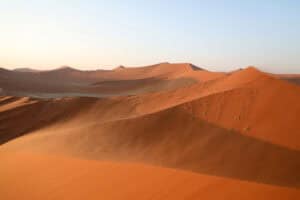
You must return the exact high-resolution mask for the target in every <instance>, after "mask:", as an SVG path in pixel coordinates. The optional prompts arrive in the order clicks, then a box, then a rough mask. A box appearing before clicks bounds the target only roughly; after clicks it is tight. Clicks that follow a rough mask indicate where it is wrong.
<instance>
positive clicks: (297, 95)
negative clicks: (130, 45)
mask: <svg viewBox="0 0 300 200" xmlns="http://www.w3.org/2000/svg"><path fill="white" fill-rule="evenodd" d="M63 70H64V71H67V72H65V73H66V74H68V75H67V77H69V78H67V80H77V81H78V80H80V81H82V82H81V83H83V82H85V83H86V81H87V80H88V81H90V80H92V79H93V78H95V77H92V78H91V77H90V76H92V75H91V74H93V73H91V74H85V75H84V76H83V75H82V74H81V72H77V71H76V72H74V70H73V69H63ZM70 71H71V73H70ZM114 71H115V72H112V71H109V72H106V73H108V75H107V74H106V75H105V77H106V78H108V77H109V80H100V81H98V82H94V81H93V84H96V85H97V87H98V86H99V85H98V84H100V85H101V84H102V86H101V87H102V90H101V91H102V92H103V91H104V90H103V88H104V86H103V84H104V85H105V84H107V86H109V87H111V85H115V86H116V88H119V86H120V85H122V84H123V83H124V82H122V81H123V80H120V79H118V80H115V78H116V77H117V75H118V76H119V77H123V78H124V80H126V81H127V86H128V83H129V82H130V83H129V85H130V84H132V85H138V84H139V83H140V82H139V81H140V80H141V79H143V81H145V80H144V79H147V78H149V77H148V76H149V75H150V76H152V77H155V78H157V77H159V78H161V77H163V78H164V79H170V80H171V79H172V80H174V79H178V78H179V77H190V78H191V77H193V80H197V81H196V82H195V83H193V84H191V85H181V84H180V85H178V87H177V86H176V87H175V88H172V89H170V88H168V89H166V88H164V89H161V90H157V91H153V90H148V91H146V90H144V89H143V91H144V92H143V93H140V94H138V95H123V96H122V95H121V96H115V97H107V98H91V97H69V98H66V97H64V98H47V99H38V98H32V97H14V96H2V97H0V162H1V165H0V173H2V174H3V175H2V174H0V177H4V178H2V179H0V198H1V194H2V195H3V199H19V197H20V196H19V195H22V196H24V198H27V199H34V198H35V199H41V198H43V199H47V198H48V199H76V198H78V199H79V198H80V199H82V198H84V197H88V198H89V199H93V198H102V199H135V198H138V199H199V198H207V199H276V198H277V199H297V198H299V186H300V171H299V168H300V135H299V131H298V130H300V124H299V123H297V122H298V120H299V116H300V104H299V102H300V87H299V86H297V85H294V84H290V83H288V82H286V81H283V80H279V79H278V78H276V77H273V76H270V75H268V74H266V73H263V72H260V71H259V70H257V69H255V68H253V67H249V68H247V69H244V70H239V71H236V72H234V73H230V74H224V73H220V74H218V73H212V72H208V71H205V70H204V71H203V70H201V69H200V70H199V69H197V70H196V71H195V69H194V68H193V66H192V65H190V64H178V65H174V64H172V65H171V64H168V63H165V64H159V65H153V66H149V67H145V68H133V69H130V68H128V69H127V68H123V67H119V68H117V69H115V70H114ZM146 72H147V73H146ZM199 72H200V74H199ZM32 73H36V72H32ZM51 73H57V71H55V72H50V74H51ZM60 73H61V72H60ZM115 74H117V75H115ZM121 74H122V76H120V75H121ZM146 74H148V75H147V76H146ZM43 76H44V75H43ZM93 76H96V75H93ZM101 76H103V77H104V75H103V73H100V72H99V74H98V75H97V77H98V78H99V77H101ZM47 77H49V75H47ZM53 77H55V76H54V75H53ZM61 77H62V79H63V75H61ZM74 77H75V78H74ZM78 77H79V78H78ZM133 77H138V78H140V79H139V80H138V82H136V80H133V79H132V78H133ZM103 81H104V82H103ZM128 81H129V82H128ZM147 81H148V79H147ZM147 81H146V82H147ZM148 83H149V84H150V85H153V83H152V82H151V81H150V82H148ZM148 83H147V84H148ZM115 86H113V87H115ZM127 86H126V87H127ZM105 87H106V86H105ZM130 87H131V86H130ZM155 87H156V86H155ZM106 89H109V88H106ZM110 89H111V88H110ZM110 89H109V90H110ZM123 89H124V88H123ZM123 89H122V90H123ZM116 91H117V93H118V92H119V90H116ZM182 170H185V171H182ZM32 188H35V190H33V189H32ZM116 188H117V189H116ZM1 189H3V192H1ZM116 190H117V192H116ZM15 191H17V192H15ZM14 195H15V196H14ZM123 197H124V198H123ZM1 199H2V198H1Z"/></svg>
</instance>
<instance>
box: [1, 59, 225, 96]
mask: <svg viewBox="0 0 300 200" xmlns="http://www.w3.org/2000/svg"><path fill="white" fill-rule="evenodd" d="M221 76H224V73H217V72H209V71H207V70H203V69H200V68H197V67H196V66H194V65H192V64H188V63H178V64H170V63H161V64H156V65H152V66H146V67H136V68H123V67H122V68H121V69H115V70H95V71H80V70H77V69H73V68H70V67H62V68H59V69H56V70H49V71H33V70H30V71H28V70H27V71H25V72H24V71H23V70H21V71H20V70H17V71H16V70H15V71H9V70H5V69H1V70H0V86H1V88H2V93H3V94H6V95H18V96H24V95H25V96H26V95H28V94H30V95H35V96H42V97H55V96H66V95H67V96H107V95H124V94H140V93H145V92H154V91H160V90H173V89H176V88H179V87H184V86H188V85H192V84H194V83H197V82H199V81H201V82H204V81H208V80H212V79H216V78H219V77H221ZM0 92H1V91H0Z"/></svg>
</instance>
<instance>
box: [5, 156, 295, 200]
mask: <svg viewBox="0 0 300 200" xmlns="http://www.w3.org/2000/svg"><path fill="white" fill-rule="evenodd" d="M1 158H2V160H3V161H4V162H3V164H1V165H0V175H1V179H0V198H1V199H24V200H35V199H53V200H55V199H66V200H68V199H72V200H75V199H91V200H93V199H107V200H113V199H139V200H143V199H145V200H146V199H158V200H159V199H164V200H165V199H172V200H176V199H187V200H194V199H195V200H196V199H199V198H201V199H202V198H203V199H228V200H229V199H230V200H232V199H244V200H247V199H249V200H252V199H257V200H259V199H272V200H276V199H278V200H279V199H280V200H281V199H299V197H300V193H299V190H294V189H289V188H284V187H277V186H268V185H263V184H255V183H248V182H242V181H237V180H232V179H225V178H219V177H213V176H206V175H200V174H194V173H189V172H183V171H178V170H172V169H166V168H159V167H150V166H145V165H142V164H135V163H115V162H97V161H90V160H79V159H72V158H67V157H60V156H58V157H57V156H47V155H36V154H8V155H5V156H3V155H2V157H1ZM20 178H22V180H21V181H20ZM33 188H34V189H33ZM216 190H217V191H218V192H216ZM175 191H176V192H175Z"/></svg>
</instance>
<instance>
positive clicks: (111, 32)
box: [0, 0, 300, 73]
mask: <svg viewBox="0 0 300 200" xmlns="http://www.w3.org/2000/svg"><path fill="white" fill-rule="evenodd" d="M164 61H169V62H191V63H194V64H196V65H198V66H200V67H205V68H207V69H209V70H223V71H224V70H225V71H227V70H232V69H236V68H239V67H245V66H248V65H255V66H257V67H259V68H261V69H263V70H266V71H271V72H283V73H300V1H297V0H294V1H292V0H272V1H271V0H264V1H259V0H252V1H250V0H249V1H246V0H245V1H238V0H236V1H233V0H232V1H229V0H227V1H225V0H223V1H222V0H219V1H217V0H206V1H204V0H202V1H201V0H182V1H179V0H169V1H167V0H149V1H143V0H140V1H137V0H136V1H135V0H110V1H108V0H107V1H104V0H98V1H96V0H80V1H79V0H77V1H76V0H69V1H68V0H52V1H51V0H23V1H22V0H0V67H6V68H15V67H33V68H40V69H50V68H55V67H58V66H61V65H70V66H73V67H77V68H80V69H95V68H107V69H109V68H112V67H115V66H117V65H120V64H122V65H125V66H126V65H130V66H139V65H147V64H153V63H157V62H164Z"/></svg>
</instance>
